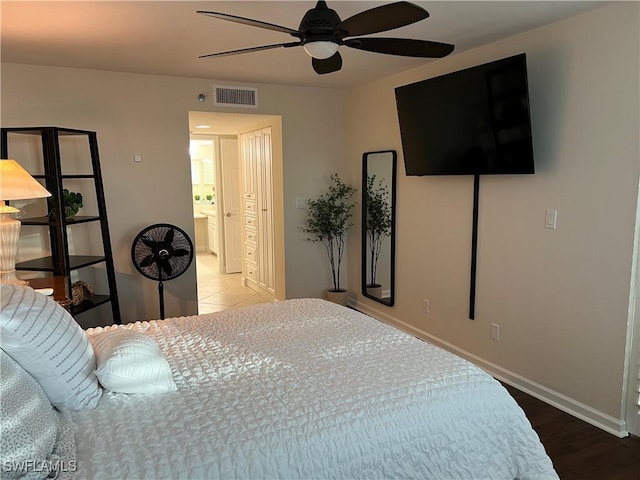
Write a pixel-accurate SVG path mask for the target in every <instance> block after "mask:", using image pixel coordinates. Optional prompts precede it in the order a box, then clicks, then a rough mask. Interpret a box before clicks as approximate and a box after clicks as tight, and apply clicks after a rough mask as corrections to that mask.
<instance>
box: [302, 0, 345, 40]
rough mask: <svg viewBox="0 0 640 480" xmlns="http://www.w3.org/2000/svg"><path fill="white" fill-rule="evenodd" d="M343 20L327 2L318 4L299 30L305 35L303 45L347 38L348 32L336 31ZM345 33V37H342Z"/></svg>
mask: <svg viewBox="0 0 640 480" xmlns="http://www.w3.org/2000/svg"><path fill="white" fill-rule="evenodd" d="M341 22H342V20H341V19H340V16H339V15H338V14H337V13H336V11H335V10H333V9H331V8H328V7H327V4H326V3H325V2H318V4H317V5H316V7H315V8H312V9H311V10H309V11H308V12H307V13H305V15H304V17H302V21H301V22H300V27H298V30H299V31H300V32H303V33H304V37H303V43H309V42H321V41H325V42H331V41H334V42H335V41H337V40H338V38H337V37H338V36H342V37H344V36H346V35H347V34H348V32H337V31H335V27H336V25H338V24H339V23H341ZM342 33H344V35H342Z"/></svg>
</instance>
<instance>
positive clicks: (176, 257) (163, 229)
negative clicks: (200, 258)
mask: <svg viewBox="0 0 640 480" xmlns="http://www.w3.org/2000/svg"><path fill="white" fill-rule="evenodd" d="M131 260H132V261H133V265H134V267H136V270H138V272H140V273H141V274H142V275H144V276H145V277H147V278H150V279H151V280H156V281H157V282H158V296H159V297H160V318H162V319H164V284H163V283H162V282H163V281H164V280H171V279H173V278H176V277H179V276H180V275H182V274H183V273H184V272H185V271H186V270H187V268H189V265H191V261H192V260H193V243H192V242H191V239H190V238H189V236H188V235H187V234H186V233H185V231H184V230H182V229H181V228H179V227H176V226H175V225H170V224H168V223H158V224H156V225H151V226H149V227H147V228H145V229H144V230H142V231H141V232H140V233H138V235H136V238H135V239H134V240H133V245H132V246H131Z"/></svg>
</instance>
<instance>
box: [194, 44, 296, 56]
mask: <svg viewBox="0 0 640 480" xmlns="http://www.w3.org/2000/svg"><path fill="white" fill-rule="evenodd" d="M300 45H302V42H289V43H276V44H274V45H263V46H261V47H250V48H241V49H239V50H230V51H228V52H218V53H209V54H207V55H200V56H199V57H198V58H209V57H227V56H229V55H237V54H239V53H249V52H259V51H261V50H270V49H272V48H280V47H285V48H288V47H298V46H300Z"/></svg>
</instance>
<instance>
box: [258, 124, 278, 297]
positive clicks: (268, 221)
mask: <svg viewBox="0 0 640 480" xmlns="http://www.w3.org/2000/svg"><path fill="white" fill-rule="evenodd" d="M260 143H261V147H262V155H261V156H260V167H259V172H260V173H259V188H258V192H259V193H258V195H259V199H258V203H259V205H258V207H259V208H260V212H258V213H259V214H260V216H259V222H258V224H259V228H260V233H259V237H260V240H261V241H260V255H259V260H260V265H259V272H260V286H261V287H263V288H265V289H266V290H267V291H268V292H269V293H271V294H272V295H273V294H275V264H274V245H273V242H274V230H273V165H272V146H271V129H270V128H266V129H263V130H262V132H261V142H260Z"/></svg>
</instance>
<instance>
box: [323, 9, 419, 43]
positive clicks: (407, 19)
mask: <svg viewBox="0 0 640 480" xmlns="http://www.w3.org/2000/svg"><path fill="white" fill-rule="evenodd" d="M428 16H429V12H427V11H426V10H425V9H424V8H422V7H419V6H418V5H414V4H413V3H409V2H396V3H390V4H388V5H382V6H380V7H376V8H371V9H369V10H365V11H364V12H360V13H358V14H356V15H354V16H352V17H349V18H347V19H346V20H344V21H342V22H341V23H339V24H338V25H336V30H337V31H339V30H343V31H346V32H348V33H347V35H345V36H346V37H353V36H355V35H369V34H370V33H377V32H386V31H387V30H393V29H394V28H399V27H404V26H405V25H410V24H412V23H415V22H418V21H420V20H423V19H425V18H427V17H428Z"/></svg>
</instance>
